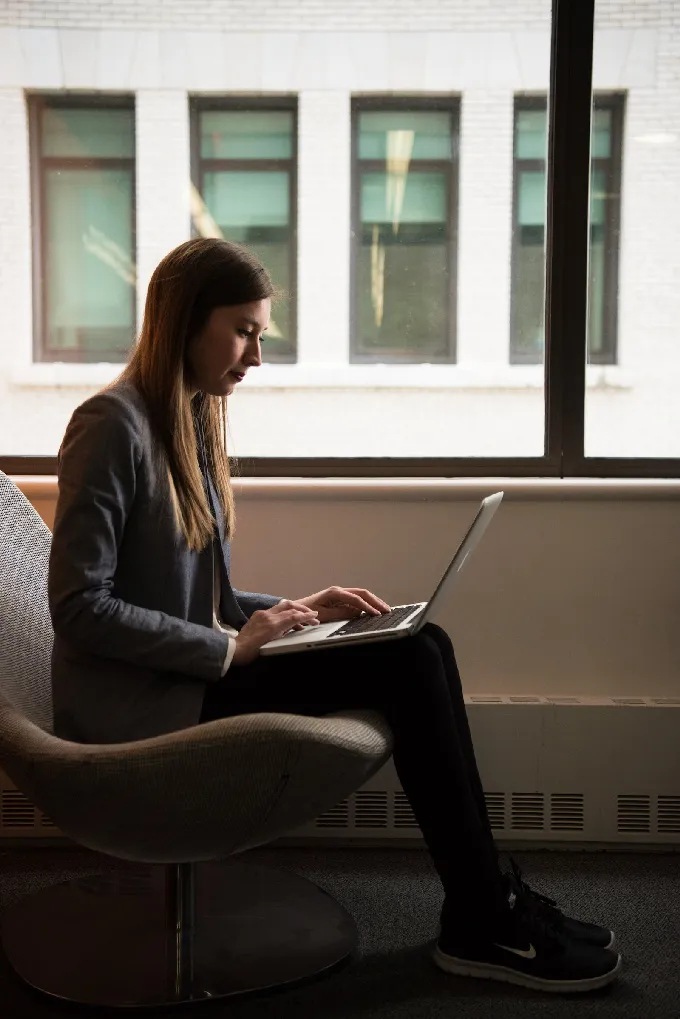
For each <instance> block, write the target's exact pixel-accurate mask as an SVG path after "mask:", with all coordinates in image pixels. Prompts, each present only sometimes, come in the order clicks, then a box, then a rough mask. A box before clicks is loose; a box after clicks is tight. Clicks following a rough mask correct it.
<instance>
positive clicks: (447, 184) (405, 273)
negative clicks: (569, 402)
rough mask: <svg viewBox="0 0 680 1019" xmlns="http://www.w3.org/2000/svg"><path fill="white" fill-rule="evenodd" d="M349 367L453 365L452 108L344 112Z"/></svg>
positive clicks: (373, 106) (412, 103) (371, 103)
mask: <svg viewBox="0 0 680 1019" xmlns="http://www.w3.org/2000/svg"><path fill="white" fill-rule="evenodd" d="M352 112H353V116H352V124H353V131H352V134H353V138H352V142H353V170H354V173H353V188H352V192H353V203H352V205H353V209H352V219H353V222H352V239H353V248H352V291H351V293H352V296H351V300H352V319H351V321H352V342H351V360H352V361H354V362H361V361H389V362H407V363H417V362H447V361H448V362H452V361H454V360H455V340H456V337H455V325H456V227H457V207H458V101H457V100H456V99H446V100H429V99H426V100H412V99H404V100H401V101H394V100H365V99H361V100H359V99H357V100H355V101H354V102H353V111H352Z"/></svg>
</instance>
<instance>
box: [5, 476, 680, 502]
mask: <svg viewBox="0 0 680 1019" xmlns="http://www.w3.org/2000/svg"><path fill="white" fill-rule="evenodd" d="M11 480H12V481H14V483H15V484H16V485H18V486H19V488H20V489H21V491H22V492H23V493H24V495H25V496H26V497H27V498H29V499H36V498H37V499H48V498H55V499H56V496H57V479H56V477H55V476H53V475H49V474H45V475H29V474H25V475H22V476H19V475H13V476H12V478H11ZM233 484H234V493H235V495H236V497H237V498H238V499H239V500H248V501H253V502H259V501H262V502H269V501H271V499H285V500H293V501H297V500H302V501H304V500H305V499H310V500H314V501H316V500H319V499H321V500H329V501H342V500H359V501H364V500H368V501H381V502H382V501H386V502H393V501H394V500H395V499H398V500H400V501H406V502H423V501H432V500H442V501H445V502H446V501H452V502H460V501H468V500H469V501H471V502H478V501H479V500H480V499H483V498H484V497H485V496H487V495H489V494H490V492H492V491H494V492H495V491H498V490H500V489H502V490H503V491H504V492H505V498H506V499H508V500H511V501H513V502H572V501H574V502H581V501H588V502H590V501H594V502H609V501H614V502H620V501H622V500H627V501H644V502H649V501H657V500H658V501H669V500H670V501H680V479H673V478H670V479H669V478H630V479H621V478H503V477H489V478H399V477H394V478H234V479H233Z"/></svg>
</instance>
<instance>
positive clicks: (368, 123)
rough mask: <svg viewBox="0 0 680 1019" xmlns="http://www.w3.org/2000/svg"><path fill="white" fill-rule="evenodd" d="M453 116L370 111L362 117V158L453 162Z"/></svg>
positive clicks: (360, 142)
mask: <svg viewBox="0 0 680 1019" xmlns="http://www.w3.org/2000/svg"><path fill="white" fill-rule="evenodd" d="M451 138H452V135H451V114H450V113H447V112H441V113H435V112H431V113H430V112H422V111H413V112H407V111H404V112H403V113H402V112H375V113H374V112H371V113H360V114H359V159H386V160H387V161H388V162H389V161H396V162H399V163H402V162H403V163H404V164H405V165H406V166H408V164H409V162H410V161H411V160H412V159H451V156H452V151H451Z"/></svg>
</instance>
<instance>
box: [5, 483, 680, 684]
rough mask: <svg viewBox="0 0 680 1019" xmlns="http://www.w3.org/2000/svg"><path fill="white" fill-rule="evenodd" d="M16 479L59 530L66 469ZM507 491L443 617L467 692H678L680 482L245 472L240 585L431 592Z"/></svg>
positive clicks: (237, 542) (240, 492) (416, 595)
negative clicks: (346, 477) (482, 513)
mask: <svg viewBox="0 0 680 1019" xmlns="http://www.w3.org/2000/svg"><path fill="white" fill-rule="evenodd" d="M20 485H21V487H22V489H23V490H24V492H25V493H26V494H27V495H28V497H29V498H30V499H31V501H32V502H33V504H34V505H35V507H36V509H37V510H38V512H39V513H40V514H41V515H42V517H43V519H44V520H45V522H46V523H47V524H48V526H51V524H52V522H53V519H54V507H55V498H56V483H55V481H54V479H49V478H43V479H24V480H23V481H20ZM498 489H502V490H504V491H505V493H506V497H505V499H504V501H503V503H502V504H501V506H500V508H499V510H498V512H497V514H496V516H495V518H494V520H493V521H492V522H491V525H490V527H489V530H488V531H487V533H486V534H485V536H484V538H483V540H482V543H481V544H480V546H479V548H478V549H477V550H476V552H475V553H474V556H473V558H472V559H471V561H470V563H469V565H468V566H466V568H465V572H464V573H463V574H462V576H461V580H460V586H459V588H458V590H457V592H456V593H454V596H453V598H452V601H451V604H450V606H449V608H448V609H447V610H445V611H443V612H442V613H441V615H440V616H439V617H438V619H437V622H439V623H440V625H442V626H444V627H445V628H446V629H447V630H448V632H449V633H450V634H451V636H452V638H453V640H454V646H455V648H456V651H457V656H458V660H459V666H460V669H461V675H462V677H463V685H464V689H465V692H466V693H468V694H499V693H503V694H513V695H514V694H518V695H522V694H525V695H528V694H536V695H558V696H562V695H565V696H569V695H573V696H579V695H580V696H587V697H594V696H600V695H602V696H648V697H657V696H658V697H672V696H677V695H678V690H679V689H680V627H678V625H677V619H678V606H679V605H680V542H678V539H677V536H678V522H679V520H680V482H678V481H668V482H601V481H582V482H566V481H548V480H545V481H540V480H539V481H532V482H523V481H518V480H517V479H507V478H506V479H484V480H482V481H467V482H466V481H443V480H432V481H404V480H402V481H395V480H394V479H385V480H380V481H376V480H368V481H364V482H356V481H354V482H351V481H342V480H337V481H325V482H324V481H300V480H299V479H290V480H282V481H270V480H258V479H244V480H242V481H240V482H239V481H237V482H236V483H235V490H236V496H237V513H238V519H237V528H236V535H235V538H234V543H233V549H232V579H233V582H234V585H235V586H236V587H239V588H240V589H242V590H251V591H266V592H269V593H272V594H279V595H282V596H285V597H292V598H297V597H303V596H304V595H306V594H311V593H312V592H313V591H316V590H319V589H321V588H323V587H327V586H329V585H330V584H342V585H346V586H363V587H367V588H369V589H370V590H373V591H375V593H377V594H379V595H380V596H381V597H384V598H385V599H387V601H388V602H390V603H391V604H393V605H398V604H404V603H408V602H409V601H412V600H416V599H421V598H423V599H424V598H427V597H428V596H429V594H430V593H431V590H432V589H433V588H434V585H435V584H436V582H437V581H438V580H439V577H440V576H441V573H442V572H443V570H444V568H445V566H446V565H447V564H448V561H449V559H450V558H451V555H452V554H453V551H454V550H455V548H456V547H457V545H458V543H459V541H460V540H461V538H462V536H463V535H464V533H465V531H466V530H467V527H468V526H469V523H470V521H471V520H472V518H473V517H474V514H475V511H476V508H477V505H478V501H479V499H481V498H482V497H483V496H485V495H488V494H489V493H490V492H493V491H496V490H498ZM322 662H323V660H322V657H320V658H319V682H323V667H322Z"/></svg>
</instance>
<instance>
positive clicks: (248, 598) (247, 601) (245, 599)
mask: <svg viewBox="0 0 680 1019" xmlns="http://www.w3.org/2000/svg"><path fill="white" fill-rule="evenodd" d="M232 590H233V588H232ZM234 598H235V599H236V601H237V602H238V604H239V607H240V609H241V610H242V612H243V613H244V615H246V616H247V617H248V619H250V617H251V616H252V614H253V612H257V610H258V609H270V608H272V606H274V605H278V603H279V602H280V601H283V599H282V598H279V596H278V595H276V594H255V593H254V592H252V591H234Z"/></svg>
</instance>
